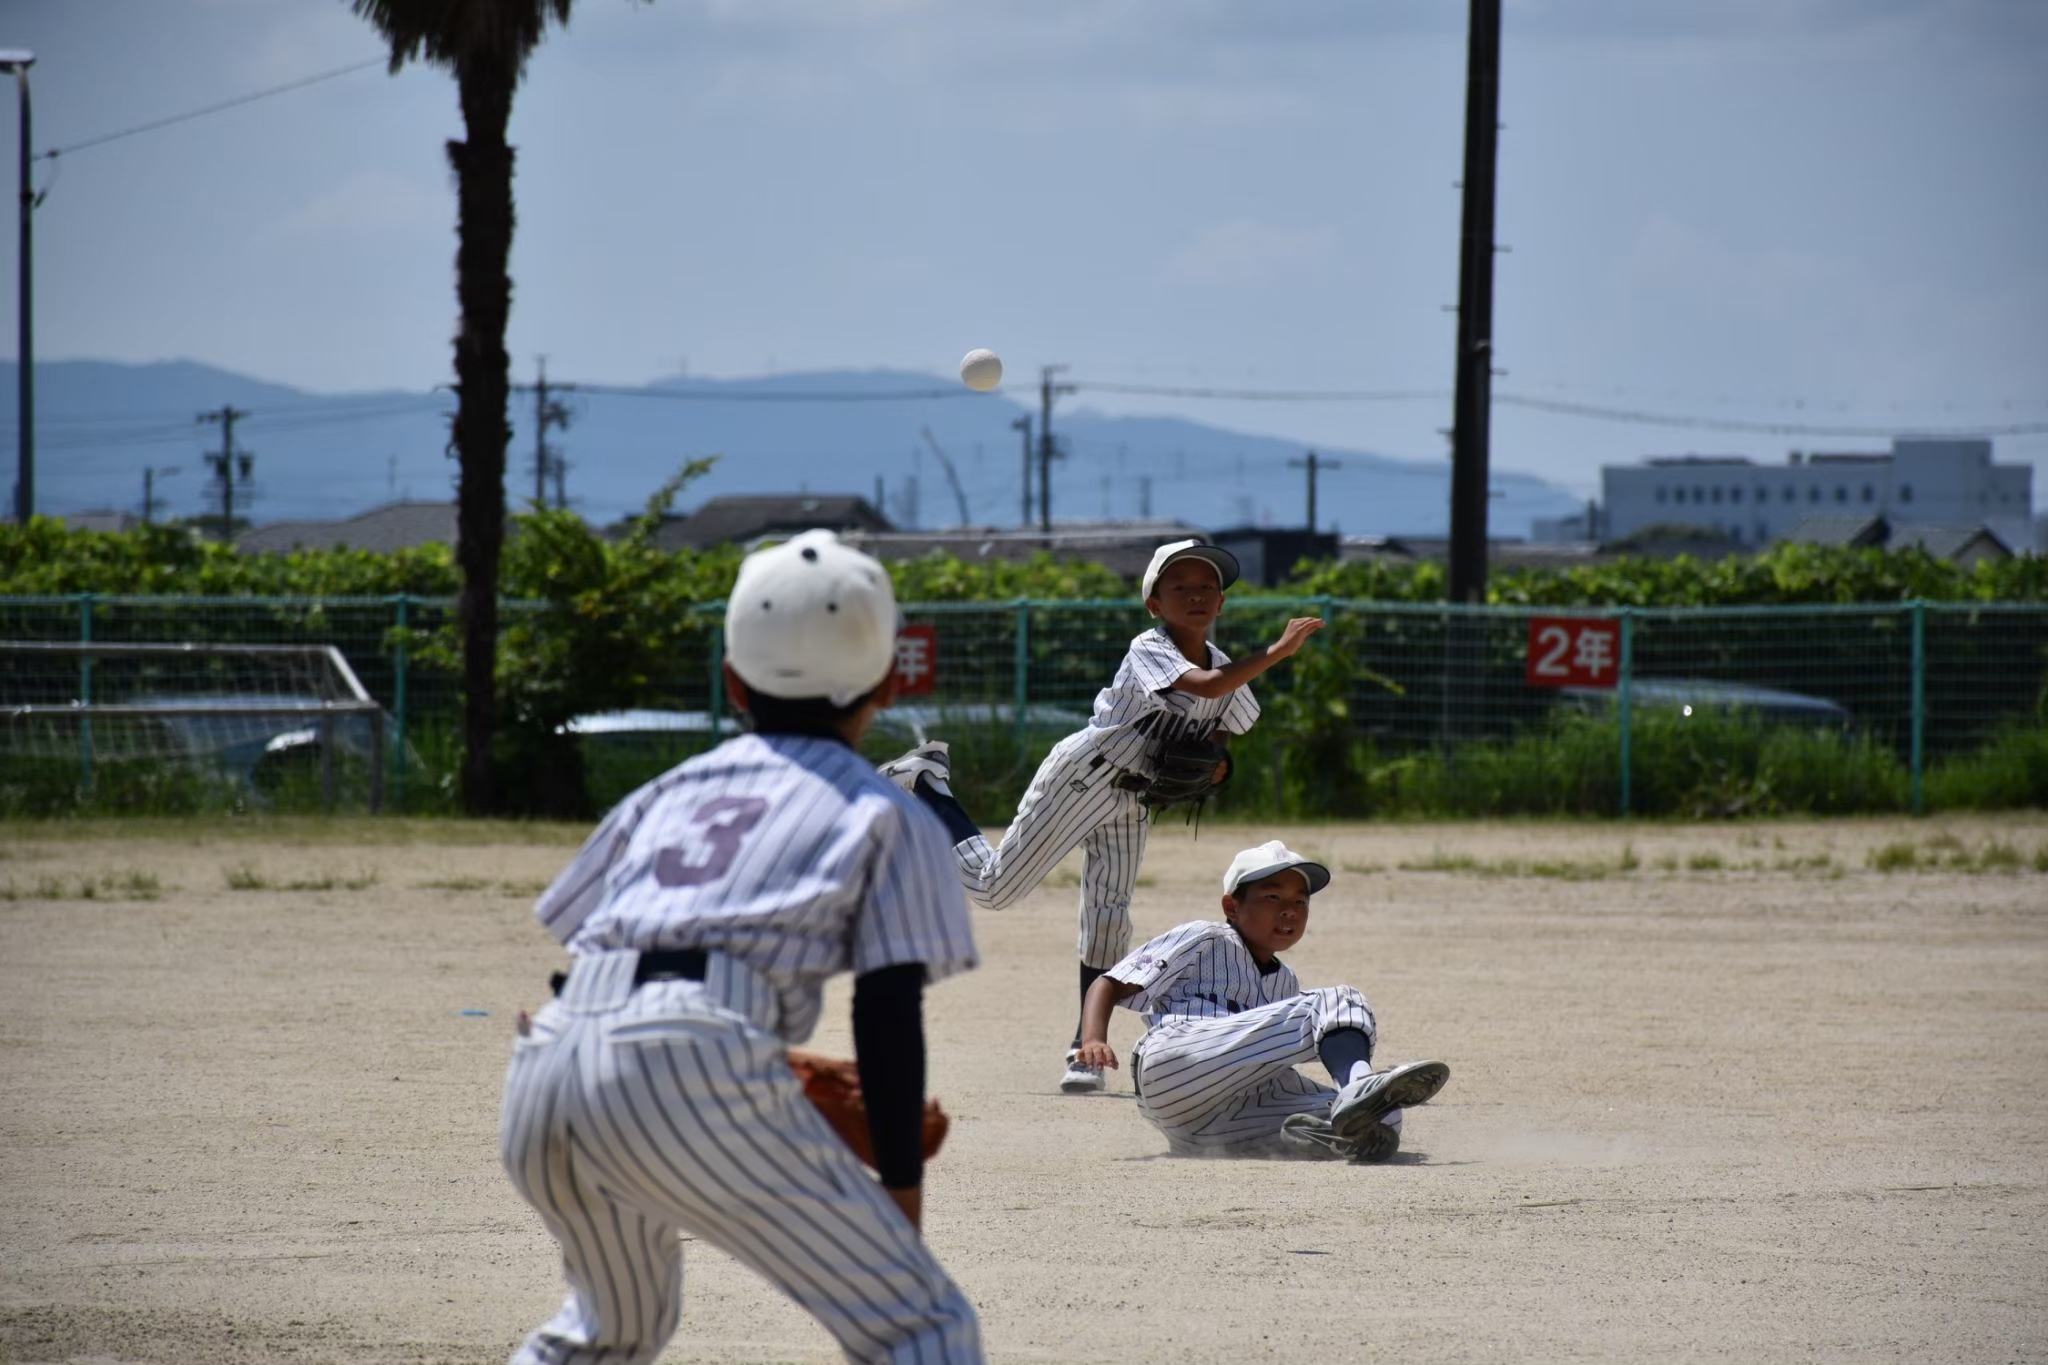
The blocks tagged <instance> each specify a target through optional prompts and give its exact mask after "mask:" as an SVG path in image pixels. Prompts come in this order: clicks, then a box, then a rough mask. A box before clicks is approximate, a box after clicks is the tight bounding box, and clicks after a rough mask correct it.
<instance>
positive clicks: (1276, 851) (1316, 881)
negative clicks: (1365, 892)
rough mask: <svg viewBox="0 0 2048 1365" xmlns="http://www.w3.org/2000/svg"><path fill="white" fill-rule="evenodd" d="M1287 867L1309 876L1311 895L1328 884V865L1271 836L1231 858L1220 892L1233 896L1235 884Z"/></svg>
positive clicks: (1286, 868) (1250, 880) (1253, 879)
mask: <svg viewBox="0 0 2048 1365" xmlns="http://www.w3.org/2000/svg"><path fill="white" fill-rule="evenodd" d="M1288 871H1294V872H1299V873H1300V874H1301V875H1302V876H1304V877H1306V878H1308V893H1309V894H1310V895H1311V896H1313V895H1314V894H1315V893H1316V892H1318V891H1320V890H1322V889H1323V888H1324V887H1326V886H1328V885H1329V884H1330V869H1329V868H1327V867H1324V866H1323V865H1322V864H1321V863H1318V862H1314V861H1311V860H1310V859H1307V858H1304V857H1302V856H1301V855H1300V854H1299V853H1296V852H1295V851H1294V850H1293V849H1291V848H1289V847H1288V846H1287V845H1285V844H1283V843H1281V842H1280V841H1279V840H1278V839H1273V840H1270V841H1268V842H1266V843H1263V844H1260V845H1259V846H1258V847H1257V848H1248V849H1246V850H1245V851H1244V852H1242V853H1240V854H1238V855H1237V856H1236V857H1235V858H1232V859H1231V860H1230V870H1229V871H1228V872H1225V873H1224V874H1223V893H1224V894H1225V895H1227V896H1235V895H1236V894H1237V888H1239V887H1240V886H1243V885H1244V884H1245V883H1246V882H1255V881H1258V880H1259V879H1260V878H1262V877H1271V876H1274V875H1276V874H1278V873H1281V872H1288Z"/></svg>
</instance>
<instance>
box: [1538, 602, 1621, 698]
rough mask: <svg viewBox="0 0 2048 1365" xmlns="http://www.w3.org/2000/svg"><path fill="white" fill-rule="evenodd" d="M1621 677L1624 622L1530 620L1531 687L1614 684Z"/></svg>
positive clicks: (1574, 618)
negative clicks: (1622, 628) (1622, 626)
mask: <svg viewBox="0 0 2048 1365" xmlns="http://www.w3.org/2000/svg"><path fill="white" fill-rule="evenodd" d="M1620 676H1621V622H1619V621H1616V620H1612V619H1610V618H1604V617H1586V616H1535V617H1531V618H1530V620H1529V671H1528V679H1529V686H1531V687H1612V686H1614V683H1615V679H1616V678H1618V677H1620Z"/></svg>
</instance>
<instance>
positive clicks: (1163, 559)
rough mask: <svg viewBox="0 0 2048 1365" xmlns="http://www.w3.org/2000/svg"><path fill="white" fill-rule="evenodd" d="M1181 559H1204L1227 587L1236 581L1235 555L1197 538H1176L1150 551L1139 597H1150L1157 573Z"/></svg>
mask: <svg viewBox="0 0 2048 1365" xmlns="http://www.w3.org/2000/svg"><path fill="white" fill-rule="evenodd" d="M1182 559H1205V560H1207V561H1208V562H1209V563H1210V564H1212V565H1214V566H1215V568H1216V579H1217V582H1219V583H1220V584H1221V585H1222V586H1223V587H1225V588H1228V587H1229V586H1230V585H1231V584H1232V583H1235V582H1237V556H1236V555H1234V554H1232V553H1230V551H1228V550H1226V549H1223V548H1222V547H1221V546H1217V545H1208V544H1204V543H1203V542H1202V541H1199V540H1176V541H1174V542H1173V543H1172V544H1170V545H1162V546H1160V547H1159V548H1158V549H1156V550H1154V551H1153V552H1152V562H1151V563H1150V564H1148V565H1146V566H1145V582H1144V587H1143V589H1142V590H1141V591H1140V592H1139V593H1138V596H1139V597H1150V596H1151V595H1152V589H1153V588H1154V587H1156V586H1157V585H1158V583H1159V575H1161V574H1163V573H1165V572H1166V566H1167V565H1169V564H1172V563H1174V562H1176V561H1177V560H1182Z"/></svg>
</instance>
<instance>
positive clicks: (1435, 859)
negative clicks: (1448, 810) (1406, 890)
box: [1396, 848, 1487, 874]
mask: <svg viewBox="0 0 2048 1365" xmlns="http://www.w3.org/2000/svg"><path fill="white" fill-rule="evenodd" d="M1396 866H1398V867H1399V868H1400V869H1401V870H1402V871H1403V872H1474V873H1480V874H1484V873H1485V872H1486V871H1487V869H1486V867H1484V866H1483V865H1482V864H1481V863H1480V861H1479V860H1478V859H1477V858H1475V857H1473V856H1472V855H1471V854H1469V853H1446V852H1444V851H1443V850H1442V849H1440V848H1437V849H1431V850H1430V854H1429V856H1428V857H1427V858H1423V859H1421V860H1419V861H1416V862H1411V863H1398V864H1396Z"/></svg>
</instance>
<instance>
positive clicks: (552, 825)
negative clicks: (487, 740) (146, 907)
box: [0, 811, 590, 848]
mask: <svg viewBox="0 0 2048 1365" xmlns="http://www.w3.org/2000/svg"><path fill="white" fill-rule="evenodd" d="M589 837H590V822H589V821H587V820H583V821H549V820H464V819H455V818H427V817H421V816H409V815H275V814H270V813H268V812H264V813H257V814H246V813H243V814H235V813H229V812H227V811H222V812H221V813H219V814H217V815H146V816H133V817H129V818H120V817H111V816H108V817H85V818H76V819H51V820H30V819H9V820H0V845H8V844H24V843H31V842H37V841H40V842H44V843H91V842H101V841H106V842H124V841H125V842H133V841H135V840H138V839H163V840H168V841H171V842H174V843H181V844H206V843H246V844H293V845H310V846H315V847H336V846H340V847H347V846H349V845H354V844H366V845H373V846H380V847H383V846H392V845H406V844H417V845H421V846H424V847H429V848H496V847H503V846H507V845H514V844H517V845H521V846H525V847H546V848H575V847H577V846H578V845H580V844H582V842H583V841H584V840H585V839H587V838H589Z"/></svg>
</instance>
